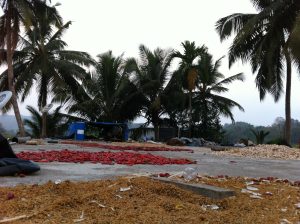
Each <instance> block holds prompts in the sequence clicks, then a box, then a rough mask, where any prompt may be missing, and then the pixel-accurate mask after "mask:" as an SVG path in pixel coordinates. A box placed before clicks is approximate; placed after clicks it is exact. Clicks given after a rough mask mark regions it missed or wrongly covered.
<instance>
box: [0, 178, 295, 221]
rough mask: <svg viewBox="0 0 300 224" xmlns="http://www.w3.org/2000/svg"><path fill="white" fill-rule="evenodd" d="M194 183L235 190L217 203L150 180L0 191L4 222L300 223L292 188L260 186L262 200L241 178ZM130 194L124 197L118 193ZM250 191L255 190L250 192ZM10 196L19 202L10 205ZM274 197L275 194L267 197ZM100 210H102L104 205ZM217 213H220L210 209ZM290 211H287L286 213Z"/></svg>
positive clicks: (263, 184) (285, 184)
mask: <svg viewBox="0 0 300 224" xmlns="http://www.w3.org/2000/svg"><path fill="white" fill-rule="evenodd" d="M192 182H196V183H205V184H211V185H214V186H218V187H225V188H229V189H233V190H235V191H236V193H237V196H235V197H231V198H228V199H224V200H220V201H215V200H212V199H209V198H205V197H202V196H199V195H195V194H193V193H191V192H189V191H184V190H181V189H179V188H177V187H175V186H173V185H169V184H163V183H160V182H157V181H154V180H151V179H150V178H146V177H138V178H133V177H132V178H120V179H117V180H103V181H90V182H77V183H73V182H69V181H66V182H62V183H60V184H55V183H52V182H48V183H47V184H45V185H40V186H39V185H33V186H17V187H10V188H0V221H1V220H2V221H3V220H5V219H9V218H13V217H18V216H20V215H24V214H26V216H28V217H25V218H23V219H21V220H15V221H14V222H13V223H197V224H198V223H280V220H283V219H286V220H289V221H290V222H292V223H296V222H298V221H300V211H299V209H297V208H296V206H295V204H297V203H299V202H300V188H299V187H293V186H291V185H289V184H288V183H276V182H260V183H256V182H255V183H254V184H256V185H251V186H253V187H256V188H258V191H256V192H257V193H260V194H261V195H262V197H263V199H260V200H257V199H252V198H251V197H250V195H249V194H248V193H242V192H241V190H242V189H244V188H246V187H247V184H246V180H245V179H243V178H235V179H233V178H229V179H225V178H224V179H222V178H221V179H220V178H218V179H216V178H206V177H202V178H197V179H195V180H193V181H192ZM129 187H130V189H131V190H128V191H124V192H120V188H129ZM250 189H251V188H250ZM8 192H13V193H14V195H15V198H14V199H12V200H7V199H6V195H7V193H8ZM267 192H271V193H272V195H270V194H269V193H268V194H265V193H267ZM100 205H101V206H100ZM212 208H218V209H212ZM281 209H286V211H287V212H282V210H281Z"/></svg>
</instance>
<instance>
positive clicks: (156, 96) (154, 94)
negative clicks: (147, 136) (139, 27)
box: [125, 45, 172, 140]
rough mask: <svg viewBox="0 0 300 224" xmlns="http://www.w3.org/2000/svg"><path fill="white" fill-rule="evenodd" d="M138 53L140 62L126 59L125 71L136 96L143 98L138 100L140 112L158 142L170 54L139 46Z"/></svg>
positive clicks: (163, 111) (167, 51)
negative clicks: (136, 92) (139, 95)
mask: <svg viewBox="0 0 300 224" xmlns="http://www.w3.org/2000/svg"><path fill="white" fill-rule="evenodd" d="M139 51H140V60H136V59H135V58H131V59H128V60H127V64H126V67H125V71H126V72H127V73H128V74H131V76H130V78H131V80H132V81H133V83H134V84H135V86H136V88H137V91H138V94H141V95H142V96H143V97H142V98H141V99H140V100H139V102H140V103H141V104H142V112H143V113H144V115H145V118H146V119H147V121H148V123H152V124H153V126H154V132H155V140H159V124H160V121H161V119H160V117H161V116H162V115H163V114H164V113H166V110H165V108H164V107H163V103H162V98H163V97H164V95H165V87H166V85H167V83H168V78H169V77H168V75H169V68H170V65H171V61H172V54H171V53H172V52H171V51H170V50H162V49H160V48H157V49H156V50H154V51H153V52H152V51H150V50H149V49H148V48H147V47H146V46H144V45H140V47H139Z"/></svg>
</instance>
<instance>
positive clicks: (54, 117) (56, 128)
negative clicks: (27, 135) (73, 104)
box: [24, 106, 72, 138]
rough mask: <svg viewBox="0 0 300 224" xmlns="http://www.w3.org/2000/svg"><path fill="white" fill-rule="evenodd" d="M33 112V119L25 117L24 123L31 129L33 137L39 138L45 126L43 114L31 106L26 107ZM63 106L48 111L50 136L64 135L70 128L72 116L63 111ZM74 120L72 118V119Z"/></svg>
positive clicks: (48, 131)
mask: <svg viewBox="0 0 300 224" xmlns="http://www.w3.org/2000/svg"><path fill="white" fill-rule="evenodd" d="M26 108H27V110H28V111H29V112H30V114H31V119H24V124H25V126H27V127H28V128H29V129H30V132H31V134H32V136H33V137H36V138H39V137H40V135H41V132H42V129H43V128H44V126H43V119H44V118H43V114H42V113H40V112H39V111H38V110H36V109H35V108H33V107H31V106H27V107H26ZM61 108H62V107H61V106H59V107H57V108H56V109H55V110H54V111H53V112H51V113H48V114H47V116H46V119H47V124H48V125H47V134H48V136H49V137H55V136H62V135H63V134H64V132H65V131H66V130H67V128H68V123H69V121H70V117H69V116H68V115H65V114H62V113H61ZM71 120H72V119H71Z"/></svg>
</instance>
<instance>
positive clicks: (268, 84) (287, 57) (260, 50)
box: [216, 0, 300, 143]
mask: <svg viewBox="0 0 300 224" xmlns="http://www.w3.org/2000/svg"><path fill="white" fill-rule="evenodd" d="M252 2H253V4H254V6H255V7H256V9H257V10H258V13H254V14H241V13H236V14H232V15H230V16H227V17H224V18H222V19H220V20H219V21H218V22H217V24H216V27H217V31H218V33H219V35H220V38H221V40H222V41H223V40H225V39H227V38H228V37H229V36H231V35H233V34H235V39H234V41H233V43H232V46H231V47H230V50H229V63H230V66H231V65H232V64H233V63H234V62H235V61H236V60H238V59H241V60H242V61H243V62H248V61H249V62H250V64H251V66H252V70H253V73H255V72H257V75H256V85H257V87H258V89H259V92H260V99H261V100H262V99H264V97H265V95H266V93H267V92H269V93H271V94H272V95H273V96H274V99H275V101H278V99H279V98H280V96H281V94H282V92H283V81H282V79H283V76H284V71H283V68H284V61H285V64H286V100H285V113H286V124H285V138H286V141H287V142H289V143H290V138H291V105H290V98H291V75H292V61H293V60H294V61H296V62H297V63H298V65H300V63H299V62H300V60H299V59H300V55H299V54H298V55H297V52H299V51H298V50H297V48H298V47H296V44H295V42H296V43H298V44H299V39H298V37H297V35H296V34H297V30H298V29H297V28H296V27H297V24H298V25H299V21H300V20H297V17H298V16H299V10H300V4H299V2H298V1H294V0H287V1H282V0H273V1H264V0H252ZM297 21H298V23H297ZM292 34H294V35H292Z"/></svg>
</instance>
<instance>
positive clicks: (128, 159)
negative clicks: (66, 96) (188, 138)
mask: <svg viewBox="0 0 300 224" xmlns="http://www.w3.org/2000/svg"><path fill="white" fill-rule="evenodd" d="M18 157H19V158H20V159H25V160H32V161H34V162H68V163H84V162H91V163H102V164H109V165H112V164H124V165H129V166H132V165H135V164H149V165H166V164H178V165H183V164H193V163H195V162H193V161H191V160H188V159H171V158H166V157H162V156H155V155H152V154H149V153H148V154H139V153H131V152H82V151H70V150H67V149H65V150H62V151H54V150H52V151H43V152H20V153H19V154H18Z"/></svg>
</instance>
